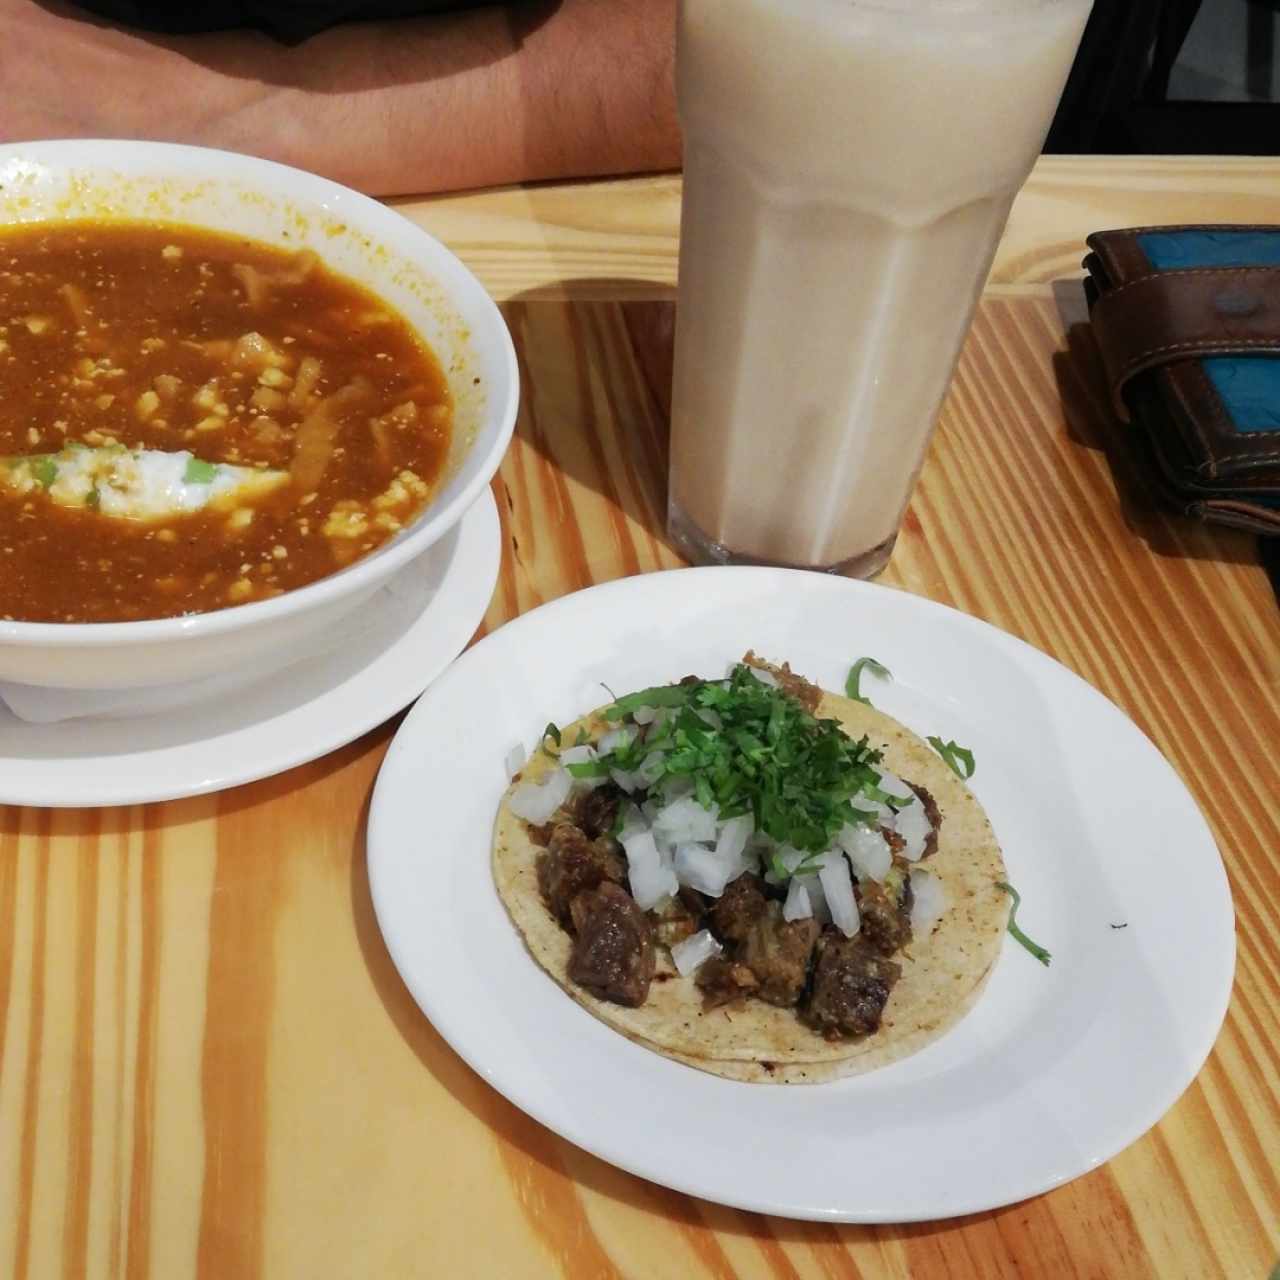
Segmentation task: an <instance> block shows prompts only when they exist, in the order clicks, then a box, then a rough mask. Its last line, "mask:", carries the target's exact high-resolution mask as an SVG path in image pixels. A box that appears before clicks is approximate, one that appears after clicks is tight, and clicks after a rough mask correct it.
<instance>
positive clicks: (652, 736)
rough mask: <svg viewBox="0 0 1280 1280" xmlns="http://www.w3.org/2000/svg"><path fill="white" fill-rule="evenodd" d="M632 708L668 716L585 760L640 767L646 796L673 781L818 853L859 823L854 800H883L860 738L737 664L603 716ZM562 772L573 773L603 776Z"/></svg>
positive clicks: (651, 692) (725, 812)
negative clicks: (711, 714)
mask: <svg viewBox="0 0 1280 1280" xmlns="http://www.w3.org/2000/svg"><path fill="white" fill-rule="evenodd" d="M638 707H665V708H668V714H667V715H666V716H665V717H664V718H663V719H662V720H661V721H660V722H655V723H654V724H652V725H650V726H648V728H647V729H646V731H645V732H644V733H643V734H639V733H637V734H636V735H635V737H634V738H633V740H632V741H631V742H629V743H626V744H625V745H622V746H619V747H618V748H617V749H616V750H614V751H611V752H609V753H608V754H606V755H604V756H602V757H601V758H600V760H598V761H593V762H592V764H596V765H599V766H601V769H602V772H603V773H607V772H608V770H609V769H619V770H622V771H624V772H627V773H633V772H637V771H641V767H642V766H643V774H642V776H645V777H646V778H649V779H652V781H651V783H650V788H651V790H652V789H653V788H656V787H662V788H663V789H664V790H665V789H666V788H667V787H669V786H670V785H672V784H676V785H681V786H682V787H683V788H684V790H685V791H687V792H691V793H692V795H693V796H694V798H695V799H696V800H697V801H698V802H699V803H700V804H702V805H703V806H704V807H710V805H711V804H714V805H716V806H717V808H718V811H719V814H720V816H721V817H722V818H729V817H735V816H737V815H739V814H745V813H750V814H751V815H752V817H753V819H754V821H755V827H756V830H757V831H761V832H763V833H764V834H765V835H767V836H769V837H770V838H771V839H773V840H774V841H776V842H777V843H778V844H779V845H783V844H789V845H791V846H792V848H795V849H799V850H800V851H802V852H805V853H809V854H820V853H825V852H826V851H827V850H828V849H830V848H831V846H832V843H833V841H834V840H835V837H836V835H837V834H838V833H839V831H840V829H841V827H843V826H845V825H846V824H847V823H852V822H859V821H865V818H866V815H865V812H864V811H862V810H859V809H858V807H857V806H856V804H855V803H854V800H855V799H856V798H857V797H861V796H864V795H868V794H871V795H877V796H878V795H879V794H881V793H880V792H879V790H878V787H879V783H880V772H879V770H878V769H877V768H876V765H878V763H879V761H880V753H879V752H878V751H876V750H875V749H873V748H872V747H870V746H869V745H868V743H867V739H866V738H865V737H864V738H863V739H861V740H860V741H855V740H854V739H852V738H850V737H849V736H848V735H847V734H846V733H845V732H844V731H843V730H842V729H841V728H840V726H839V724H838V723H837V722H836V721H834V720H819V719H817V718H816V717H815V716H813V715H811V714H810V713H809V712H808V711H806V710H805V709H804V707H802V706H801V705H800V703H799V702H797V701H796V700H795V699H794V698H792V697H791V696H790V695H789V694H787V693H785V692H783V691H782V690H781V689H777V688H774V687H773V686H771V685H766V684H764V683H762V682H761V681H760V680H757V679H756V677H755V676H754V675H752V674H751V669H750V668H749V667H747V666H745V665H742V664H739V665H737V666H735V667H734V669H733V671H732V673H731V674H730V676H729V678H728V680H723V681H721V680H712V681H704V682H702V683H697V684H695V683H689V684H677V685H663V686H661V687H659V688H655V689H642V690H641V691H639V692H638V693H633V694H628V695H627V696H626V697H625V698H619V699H617V700H616V701H615V702H614V704H613V705H612V706H611V707H609V708H608V710H607V711H606V712H605V715H606V717H607V718H608V719H610V720H622V719H625V718H626V717H627V716H628V715H630V714H631V713H632V712H633V711H635V710H636V709H637V708H638ZM703 710H712V711H715V713H716V715H717V717H718V718H719V725H718V727H717V726H716V725H714V724H708V723H707V721H706V720H704V719H703V718H702V717H701V716H700V715H699V714H698V712H699V711H703ZM569 769H570V772H572V773H574V774H575V776H578V777H592V776H602V775H601V774H596V773H594V772H591V773H588V772H586V771H583V772H581V773H579V772H578V771H577V769H576V768H575V767H574V766H572V765H570V766H569ZM889 799H890V800H892V802H893V803H894V804H895V805H897V806H899V807H900V806H901V805H902V804H903V803H904V802H903V801H902V800H901V799H900V798H897V797H889ZM808 869H809V870H812V869H813V868H812V867H811V866H810V867H809V868H808ZM782 872H783V874H784V875H785V868H783V869H782Z"/></svg>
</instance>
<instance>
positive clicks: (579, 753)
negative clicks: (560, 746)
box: [560, 742, 608, 791]
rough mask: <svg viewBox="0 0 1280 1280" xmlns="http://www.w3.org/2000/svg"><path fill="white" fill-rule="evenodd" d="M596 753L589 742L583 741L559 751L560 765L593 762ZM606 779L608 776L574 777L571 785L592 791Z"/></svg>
mask: <svg viewBox="0 0 1280 1280" xmlns="http://www.w3.org/2000/svg"><path fill="white" fill-rule="evenodd" d="M597 754H598V753H597V752H596V749H595V747H593V746H592V745H591V744H590V743H587V742H584V743H583V744H582V746H580V747H566V748H565V749H564V750H563V751H562V752H561V753H560V763H561V764H562V765H564V764H594V763H595V761H596V759H597ZM570 776H572V775H570ZM607 781H608V778H574V779H573V785H574V786H575V787H578V788H579V789H581V790H584V791H593V790H594V789H595V788H596V787H599V786H603V785H604V783H606V782H607Z"/></svg>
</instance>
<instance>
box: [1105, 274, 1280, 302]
mask: <svg viewBox="0 0 1280 1280" xmlns="http://www.w3.org/2000/svg"><path fill="white" fill-rule="evenodd" d="M1257 272H1262V273H1264V274H1270V275H1274V276H1276V277H1277V278H1280V266H1277V267H1186V268H1181V269H1178V270H1175V271H1152V272H1151V273H1150V274H1148V275H1145V276H1139V277H1138V278H1137V279H1136V280H1130V281H1129V282H1128V283H1127V284H1121V285H1117V286H1116V287H1115V288H1114V289H1108V290H1107V292H1106V294H1105V295H1104V296H1105V297H1108V298H1114V297H1115V296H1116V295H1117V294H1119V293H1124V291H1125V290H1126V289H1132V288H1133V287H1134V286H1135V285H1140V284H1150V283H1151V282H1152V281H1153V280H1168V279H1170V278H1173V277H1181V276H1244V275H1249V274H1251V273H1257Z"/></svg>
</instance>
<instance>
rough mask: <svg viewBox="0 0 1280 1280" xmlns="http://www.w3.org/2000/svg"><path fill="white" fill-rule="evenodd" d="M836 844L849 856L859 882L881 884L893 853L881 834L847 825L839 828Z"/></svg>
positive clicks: (867, 828)
mask: <svg viewBox="0 0 1280 1280" xmlns="http://www.w3.org/2000/svg"><path fill="white" fill-rule="evenodd" d="M836 843H837V844H838V845H839V846H840V847H841V848H842V849H843V850H844V851H845V853H847V854H848V855H849V861H850V862H852V863H853V869H854V871H855V872H856V873H857V875H858V879H859V880H874V881H876V883H877V884H880V883H883V881H884V878H885V876H886V875H888V873H889V868H890V867H891V866H892V865H893V851H892V850H891V849H890V848H889V842H888V841H887V840H886V839H885V838H884V835H883V834H882V833H881V832H879V831H876V830H875V829H874V828H873V827H862V826H853V825H852V824H848V825H846V826H843V827H841V828H840V834H839V835H838V836H836Z"/></svg>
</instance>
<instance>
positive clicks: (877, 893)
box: [858, 878, 911, 956]
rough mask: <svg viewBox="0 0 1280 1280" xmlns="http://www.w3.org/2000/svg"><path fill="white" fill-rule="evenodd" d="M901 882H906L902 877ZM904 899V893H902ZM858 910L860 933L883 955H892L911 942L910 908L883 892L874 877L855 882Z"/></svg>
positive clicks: (882, 887) (882, 888)
mask: <svg viewBox="0 0 1280 1280" xmlns="http://www.w3.org/2000/svg"><path fill="white" fill-rule="evenodd" d="M903 883H904V884H906V883H907V882H906V880H905V878H904V880H903ZM902 897H903V898H904V899H905V897H906V894H905V892H904V893H903V894H902ZM858 911H859V913H860V914H861V916H862V929H861V933H862V936H863V937H865V938H866V940H867V941H868V942H869V943H870V944H871V945H872V946H873V947H874V948H875V949H876V950H877V951H878V952H879V953H880V954H881V955H882V956H891V955H893V953H894V952H895V951H898V950H899V949H901V948H902V947H905V946H906V945H907V943H908V942H910V941H911V907H910V904H908V905H907V907H906V909H905V910H903V908H902V907H901V906H900V905H899V899H898V898H897V897H895V896H891V895H890V894H889V893H887V892H885V888H884V886H883V885H880V884H877V883H876V882H875V881H874V880H860V881H858Z"/></svg>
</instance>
